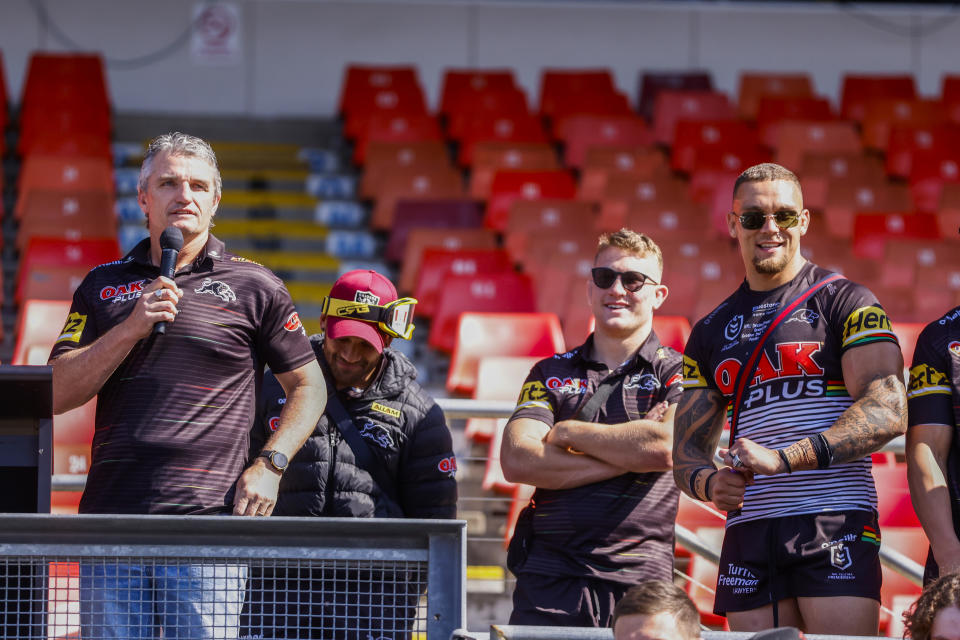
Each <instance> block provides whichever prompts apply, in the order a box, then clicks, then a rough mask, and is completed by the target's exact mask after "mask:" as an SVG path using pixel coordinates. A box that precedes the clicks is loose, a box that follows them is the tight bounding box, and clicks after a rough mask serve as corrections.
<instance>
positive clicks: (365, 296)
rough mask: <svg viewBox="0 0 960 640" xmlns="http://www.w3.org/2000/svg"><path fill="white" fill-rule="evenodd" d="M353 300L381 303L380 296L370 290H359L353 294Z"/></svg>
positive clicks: (365, 302) (364, 302)
mask: <svg viewBox="0 0 960 640" xmlns="http://www.w3.org/2000/svg"><path fill="white" fill-rule="evenodd" d="M353 301H354V302H361V303H363V304H380V296H377V295H374V294H373V293H372V292H370V291H357V292H356V293H355V294H353Z"/></svg>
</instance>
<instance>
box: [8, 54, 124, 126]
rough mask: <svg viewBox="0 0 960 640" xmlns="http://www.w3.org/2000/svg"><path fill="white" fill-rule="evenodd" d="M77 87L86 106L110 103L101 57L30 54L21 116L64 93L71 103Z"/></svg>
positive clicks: (91, 55)
mask: <svg viewBox="0 0 960 640" xmlns="http://www.w3.org/2000/svg"><path fill="white" fill-rule="evenodd" d="M76 87H82V88H83V89H84V98H85V100H86V101H87V102H89V103H100V104H103V105H107V104H108V103H109V97H108V92H107V85H106V74H105V73H104V65H103V57H102V56H101V55H100V54H99V53H49V52H44V53H41V52H36V53H33V54H31V55H30V62H29V63H28V66H27V74H26V79H25V81H24V88H23V97H22V100H21V104H20V109H21V112H27V111H29V110H30V109H32V108H33V106H34V104H44V103H45V102H46V103H49V102H51V101H56V100H57V99H58V97H59V96H60V95H62V92H64V91H66V92H68V95H67V96H66V98H67V99H73V98H74V97H75V95H74V94H73V93H72V91H73V89H75V88H76Z"/></svg>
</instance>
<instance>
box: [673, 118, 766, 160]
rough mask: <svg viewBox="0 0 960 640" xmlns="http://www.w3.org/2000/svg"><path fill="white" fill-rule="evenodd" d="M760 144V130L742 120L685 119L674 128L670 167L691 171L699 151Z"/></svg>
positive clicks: (738, 149) (749, 146)
mask: <svg viewBox="0 0 960 640" xmlns="http://www.w3.org/2000/svg"><path fill="white" fill-rule="evenodd" d="M758 146H759V140H758V139H757V136H756V132H755V131H754V130H753V129H751V128H750V127H749V126H748V125H747V124H746V123H744V122H741V121H738V120H708V119H698V120H681V121H679V122H677V124H676V127H675V129H674V138H673V147H672V149H671V153H670V166H671V168H672V169H673V170H674V171H682V172H687V173H689V172H690V171H692V170H693V169H694V167H695V161H696V158H697V153H698V152H699V151H701V150H703V149H706V148H714V147H717V148H720V149H723V150H724V151H730V150H731V149H734V150H735V151H736V152H739V151H740V150H750V151H752V150H753V149H755V148H756V147H758Z"/></svg>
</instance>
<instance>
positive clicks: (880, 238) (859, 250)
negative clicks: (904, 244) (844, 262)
mask: <svg viewBox="0 0 960 640" xmlns="http://www.w3.org/2000/svg"><path fill="white" fill-rule="evenodd" d="M939 237H940V233H939V232H938V231H937V222H936V217H935V215H934V214H932V213H914V214H901V213H858V214H856V218H855V220H854V227H853V252H854V254H855V255H856V256H858V257H860V258H870V259H872V260H883V256H884V248H885V246H886V243H888V242H899V241H902V240H910V239H922V240H937V239H938V238H939Z"/></svg>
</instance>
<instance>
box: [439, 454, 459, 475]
mask: <svg viewBox="0 0 960 640" xmlns="http://www.w3.org/2000/svg"><path fill="white" fill-rule="evenodd" d="M437 470H438V471H439V472H440V473H443V474H446V475H448V476H450V477H451V478H453V477H454V476H456V475H457V459H456V457H455V456H450V457H449V458H444V459H443V460H441V461H440V462H438V463H437Z"/></svg>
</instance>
